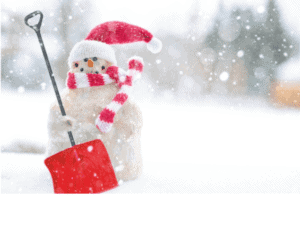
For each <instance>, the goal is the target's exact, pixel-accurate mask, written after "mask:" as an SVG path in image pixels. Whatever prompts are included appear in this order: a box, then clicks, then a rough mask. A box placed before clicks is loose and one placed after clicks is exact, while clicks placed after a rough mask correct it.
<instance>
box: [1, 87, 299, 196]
mask: <svg viewBox="0 0 300 231" xmlns="http://www.w3.org/2000/svg"><path fill="white" fill-rule="evenodd" d="M51 93H52V92H51ZM28 94H29V93H27V94H26V95H25V94H15V95H7V94H2V96H1V101H2V102H1V103H2V107H3V108H9V110H4V111H3V113H2V120H1V123H2V124H1V130H2V135H1V140H2V144H5V143H7V142H9V141H10V140H13V139H16V138H19V139H24V138H26V139H30V140H31V141H32V142H33V141H35V142H36V143H38V144H44V145H46V143H47V133H46V122H47V112H48V107H49V102H51V101H52V100H55V96H54V93H53V94H49V95H47V94H43V95H38V94H34V95H30V94H29V95H28ZM173 101H175V100H173ZM139 104H140V107H141V110H142V112H143V120H144V122H143V124H144V127H143V131H142V152H143V153H142V154H143V160H144V172H143V174H142V176H141V178H139V179H138V180H134V181H131V182H123V184H122V185H121V186H120V187H118V188H116V189H114V190H111V191H108V192H106V194H110V193H117V194H118V193H299V192H300V186H299V183H298V182H299V180H300V170H299V169H300V168H299V165H300V164H299V163H300V161H299V157H300V154H299V145H298V143H299V141H298V131H299V130H300V124H299V122H298V121H299V111H296V110H292V109H282V110H279V109H275V108H272V107H270V106H269V104H267V103H266V102H264V101H263V100H262V99H249V98H240V99H238V98H234V99H231V100H229V99H217V98H215V99H214V98H202V99H199V100H198V102H192V101H190V102H187V101H182V102H179V101H178V102H177V103H174V104H170V103H168V104H166V103H165V101H163V100H162V99H157V100H153V101H152V102H147V103H145V102H140V103H139ZM20 112H22V120H20V119H19V117H20ZM24 121H25V122H24ZM12 124H13V126H12ZM12 127H13V128H17V129H12ZM45 158H46V156H45V154H25V153H7V152H2V153H1V169H2V170H1V192H2V193H53V188H52V180H51V176H50V173H49V172H48V170H47V168H46V166H45V165H44V162H43V161H44V159H45ZM120 166H121V163H120Z"/></svg>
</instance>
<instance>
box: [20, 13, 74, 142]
mask: <svg viewBox="0 0 300 231" xmlns="http://www.w3.org/2000/svg"><path fill="white" fill-rule="evenodd" d="M36 15H40V20H39V22H38V23H37V24H36V25H29V24H28V20H29V19H30V18H32V17H34V16H36ZM42 20H43V14H42V12H41V11H35V12H33V13H31V14H29V15H27V16H26V17H25V24H26V25H27V26H29V27H30V28H32V29H33V30H34V31H35V32H36V34H37V37H38V39H39V43H40V47H41V49H42V52H43V55H44V59H45V62H46V65H47V68H48V72H49V75H50V79H51V82H52V85H53V88H54V91H55V95H56V99H57V102H58V105H59V108H60V111H61V114H62V115H63V116H65V115H66V111H65V108H64V106H63V103H62V101H61V98H60V94H59V91H58V88H57V85H56V81H55V78H54V74H53V72H52V68H51V65H50V62H49V59H48V55H47V52H46V48H45V45H44V42H43V39H42V35H41V31H40V28H41V24H42ZM68 135H69V139H70V142H71V145H72V146H74V145H75V141H74V138H73V134H72V132H71V131H68Z"/></svg>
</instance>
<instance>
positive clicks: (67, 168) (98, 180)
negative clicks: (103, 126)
mask: <svg viewBox="0 0 300 231" xmlns="http://www.w3.org/2000/svg"><path fill="white" fill-rule="evenodd" d="M45 165H46V166H47V168H48V170H49V171H50V174H51V176H52V181H53V187H54V192H55V193H101V192H105V191H107V190H110V189H113V188H115V187H117V186H118V181H117V178H116V175H115V172H114V169H113V166H112V164H111V161H110V158H109V155H108V153H107V151H106V148H105V146H104V144H103V143H102V141H101V140H93V141H89V142H86V143H83V144H79V145H75V146H73V147H70V148H68V149H66V150H64V151H61V152H59V153H56V154H55V155H53V156H50V157H48V158H47V159H45Z"/></svg>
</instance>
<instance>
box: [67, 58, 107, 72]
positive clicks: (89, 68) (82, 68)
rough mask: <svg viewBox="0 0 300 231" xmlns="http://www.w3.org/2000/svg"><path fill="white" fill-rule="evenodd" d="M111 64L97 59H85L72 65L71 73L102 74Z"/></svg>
mask: <svg viewBox="0 0 300 231" xmlns="http://www.w3.org/2000/svg"><path fill="white" fill-rule="evenodd" d="M111 65H112V64H111V63H110V62H108V61H106V60H104V59H101V58H98V57H87V58H84V59H83V60H80V61H76V62H73V63H72V67H71V72H72V73H78V72H80V73H93V74H104V73H105V72H106V70H107V68H108V67H109V66H111Z"/></svg>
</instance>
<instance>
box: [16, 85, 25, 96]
mask: <svg viewBox="0 0 300 231" xmlns="http://www.w3.org/2000/svg"><path fill="white" fill-rule="evenodd" d="M18 92H19V93H21V94H22V93H24V92H25V88H24V87H23V86H20V87H18Z"/></svg>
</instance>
